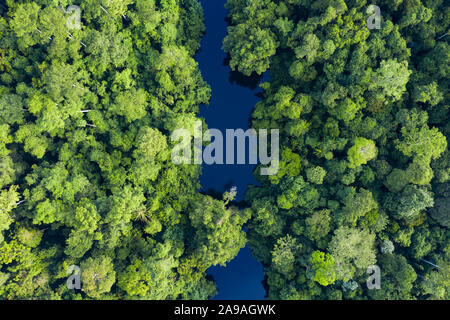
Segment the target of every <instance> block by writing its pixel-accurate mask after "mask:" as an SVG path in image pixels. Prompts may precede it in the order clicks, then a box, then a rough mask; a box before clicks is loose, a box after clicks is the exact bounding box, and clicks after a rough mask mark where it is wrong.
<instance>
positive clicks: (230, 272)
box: [196, 0, 265, 300]
mask: <svg viewBox="0 0 450 320" xmlns="http://www.w3.org/2000/svg"><path fill="white" fill-rule="evenodd" d="M200 2H201V4H202V6H203V10H204V13H205V23H206V34H205V36H204V38H203V41H202V46H201V51H200V52H199V53H198V54H197V56H196V60H197V62H198V63H199V67H200V70H201V72H202V75H203V78H204V79H205V81H206V82H208V84H209V85H210V86H211V89H212V98H211V101H210V105H209V106H201V107H200V116H201V117H203V118H205V120H206V123H207V125H208V127H209V128H210V129H212V128H214V129H219V130H220V131H221V132H222V133H223V135H224V138H225V132H226V129H243V130H244V131H245V130H247V129H248V128H249V125H250V121H249V119H250V115H251V113H252V110H253V108H254V106H255V104H256V103H257V102H258V100H259V98H258V97H257V96H256V94H257V93H258V92H260V91H261V89H260V88H259V87H258V83H259V82H260V81H261V80H262V77H258V76H254V77H250V78H246V77H243V76H241V75H240V74H239V73H237V72H231V69H230V68H229V67H228V61H227V56H226V54H225V53H224V52H223V51H222V42H223V39H224V38H225V36H226V34H227V26H228V25H227V22H226V21H225V18H226V16H227V10H226V9H225V8H224V4H225V1H221V0H201V1H200ZM247 156H248V155H247ZM225 157H226V152H224V158H225ZM247 159H248V158H247ZM254 169H255V166H254V165H206V164H204V165H203V167H202V170H203V172H202V176H201V178H200V182H201V185H202V188H203V191H204V192H207V193H211V194H223V193H224V192H225V191H227V190H229V189H230V187H232V186H236V187H237V191H238V194H237V197H236V200H237V201H242V200H243V199H244V194H245V191H246V190H247V186H248V185H249V184H253V185H257V182H256V181H255V179H254V177H253V171H254ZM208 274H210V275H212V276H213V277H214V279H215V280H216V283H217V286H218V291H219V294H218V295H217V296H216V297H215V298H214V299H220V300H229V299H242V300H248V299H254V300H259V299H264V296H265V290H264V288H263V286H262V284H261V281H262V280H263V279H264V273H263V267H262V265H261V264H260V263H259V262H257V261H256V260H255V259H254V258H253V256H252V255H251V252H250V249H249V248H248V247H246V248H244V249H242V250H241V251H240V252H239V254H238V256H237V257H236V258H235V259H234V260H233V261H231V262H230V263H229V264H228V265H227V266H226V267H212V268H210V269H209V270H208Z"/></svg>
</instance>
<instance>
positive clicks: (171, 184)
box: [0, 0, 450, 300]
mask: <svg viewBox="0 0 450 320" xmlns="http://www.w3.org/2000/svg"><path fill="white" fill-rule="evenodd" d="M210 1H216V0H210ZM370 4H372V3H370V2H368V1H366V0H346V1H344V0H316V1H313V0H228V2H227V3H226V8H227V9H228V10H229V16H228V22H229V28H228V35H227V36H226V38H225V39H224V40H223V50H224V51H225V52H226V53H228V54H229V57H230V59H229V65H230V67H231V69H233V70H236V71H238V72H240V73H242V74H243V75H245V76H251V75H254V74H263V73H265V72H267V73H268V74H269V75H270V80H268V81H266V82H264V83H262V84H261V85H260V86H261V88H262V89H263V94H262V97H261V100H260V102H258V103H257V105H256V106H255V108H254V112H253V114H252V127H253V128H255V129H279V130H280V155H281V158H280V163H279V165H280V170H279V171H278V173H277V174H276V175H272V176H260V175H259V172H260V170H259V169H258V170H255V173H254V174H255V178H256V179H257V180H258V182H259V183H260V186H249V189H248V191H247V193H246V201H245V204H244V206H242V205H240V206H239V207H238V206H236V205H234V203H233V201H232V200H233V199H234V194H233V192H229V193H225V194H224V195H223V197H221V198H218V197H213V196H211V195H208V194H204V193H201V192H200V189H201V186H200V183H199V176H200V174H201V166H199V165H187V164H182V165H176V164H174V163H173V161H172V160H171V150H172V148H173V147H174V145H175V143H176V142H174V141H172V140H171V139H170V137H171V133H172V132H173V131H174V130H176V129H177V128H180V127H184V128H190V129H191V130H192V132H193V131H194V124H195V122H196V121H198V120H199V119H200V120H201V118H200V117H199V106H200V105H201V104H208V101H209V100H210V97H211V95H212V94H214V92H212V91H211V89H210V87H209V85H208V84H207V83H206V82H205V81H204V80H203V79H202V75H201V73H200V70H199V68H198V64H197V62H196V61H195V54H196V52H198V50H199V49H201V48H200V43H201V39H202V36H203V34H204V32H205V25H204V18H203V10H202V7H201V5H200V3H199V2H198V1H197V0H178V1H177V0H121V1H107V0H103V1H102V0H83V1H73V2H70V1H69V0H35V1H29V0H7V1H6V2H5V3H4V4H3V3H2V4H1V5H0V13H1V17H0V70H1V76H0V298H1V299H11V300H12V299H41V300H43V299H52V300H60V299H64V300H72V299H73V300H81V299H152V300H162V299H194V300H196V299H209V298H211V297H213V296H214V295H215V294H216V293H217V288H216V284H215V282H214V280H213V279H211V278H210V277H208V276H207V269H208V268H209V267H211V266H215V265H224V264H226V263H228V262H229V261H231V260H232V259H233V258H234V257H235V256H236V255H237V254H238V252H239V250H240V249H241V248H243V247H244V246H245V245H246V244H247V243H248V244H249V245H250V246H251V248H252V252H253V255H254V256H255V257H256V258H257V259H258V260H259V261H260V262H261V263H262V264H263V266H264V272H265V280H264V285H265V289H266V291H267V298H268V299H283V300H285V299H286V300H309V299H320V300H326V299H330V300H331V299H332V300H340V299H375V300H378V299H380V300H391V299H392V300H409V299H421V300H422V299H443V300H448V299H450V231H449V227H450V153H449V150H448V140H449V137H450V121H449V119H450V117H449V94H448V86H449V80H448V73H449V66H450V50H449V49H450V48H449V40H450V36H448V32H449V22H450V7H449V6H448V5H447V4H446V2H445V1H444V0H380V1H377V3H376V4H377V6H379V7H380V8H381V24H380V28H372V29H371V28H368V26H367V19H368V18H369V16H370V15H371V14H372V13H373V12H368V11H367V8H368V7H369V5H370ZM71 5H76V6H79V8H80V9H81V12H82V14H81V20H80V24H81V26H80V27H79V28H77V27H73V28H70V29H68V24H67V19H68V17H69V16H71V14H72V13H73V12H69V11H68V10H66V9H67V8H68V7H69V6H71ZM204 127H205V128H206V127H207V126H206V124H205V125H204ZM244 230H245V231H244ZM247 230H248V231H247ZM246 231H247V232H246ZM374 265H376V266H378V267H379V270H380V271H381V288H379V289H369V288H368V286H367V285H366V280H367V278H368V276H369V275H368V274H367V269H368V267H370V266H374ZM73 266H78V267H79V270H81V272H80V276H81V282H82V287H81V289H80V290H72V289H70V288H69V287H68V286H67V283H66V280H67V277H68V276H69V275H70V274H68V270H71V269H72V270H73V268H72V267H73Z"/></svg>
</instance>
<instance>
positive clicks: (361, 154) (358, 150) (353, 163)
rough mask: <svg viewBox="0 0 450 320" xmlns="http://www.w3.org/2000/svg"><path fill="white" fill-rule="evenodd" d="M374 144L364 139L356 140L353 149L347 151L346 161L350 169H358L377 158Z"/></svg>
mask: <svg viewBox="0 0 450 320" xmlns="http://www.w3.org/2000/svg"><path fill="white" fill-rule="evenodd" d="M377 151H378V150H377V147H376V146H375V142H373V141H372V140H368V139H365V138H359V137H358V138H356V139H355V143H354V145H353V147H351V148H350V149H349V150H348V161H349V162H350V163H349V167H350V168H355V167H359V166H361V165H363V164H366V163H367V162H368V161H370V160H373V159H375V158H376V156H377Z"/></svg>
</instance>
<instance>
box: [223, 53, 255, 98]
mask: <svg viewBox="0 0 450 320" xmlns="http://www.w3.org/2000/svg"><path fill="white" fill-rule="evenodd" d="M230 60H231V57H230V54H227V57H226V58H225V59H224V60H223V62H222V65H223V66H229V64H230ZM229 75H230V76H229V78H228V81H229V82H230V83H232V84H237V85H239V86H242V87H245V88H249V89H251V90H255V89H256V88H257V87H258V86H259V84H260V82H261V80H262V78H263V76H264V75H263V74H261V75H258V74H257V73H256V72H254V73H252V75H251V76H249V77H248V76H246V75H243V74H242V73H240V72H239V71H233V70H230V72H229Z"/></svg>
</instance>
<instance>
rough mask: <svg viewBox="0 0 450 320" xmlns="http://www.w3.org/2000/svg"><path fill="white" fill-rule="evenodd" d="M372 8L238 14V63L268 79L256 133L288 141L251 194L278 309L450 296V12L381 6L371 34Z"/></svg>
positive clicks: (265, 5)
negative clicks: (282, 302) (374, 284)
mask: <svg viewBox="0 0 450 320" xmlns="http://www.w3.org/2000/svg"><path fill="white" fill-rule="evenodd" d="M370 4H371V3H370V2H368V1H365V0H347V1H344V0H319V1H312V0H285V1H270V0H254V1H253V0H249V1H241V0H229V1H228V3H227V8H228V9H229V11H230V15H229V19H230V23H231V26H230V27H229V33H228V36H227V38H226V39H225V40H224V46H223V49H224V50H225V51H226V52H228V53H229V54H230V58H231V61H230V66H231V67H232V68H233V69H236V70H239V71H240V72H242V73H243V74H246V75H251V74H252V73H258V74H261V73H263V72H265V71H267V70H269V72H270V78H271V80H270V81H269V82H266V83H263V84H262V85H261V86H262V88H263V89H264V98H263V100H262V101H261V102H260V103H258V104H257V105H256V107H255V111H254V113H253V127H254V128H267V129H269V128H280V130H281V138H280V140H281V142H280V145H281V160H280V171H279V172H278V174H277V175H274V176H269V177H262V176H257V178H258V179H259V180H260V182H261V183H262V187H258V188H255V187H252V188H251V189H250V190H249V191H248V193H247V195H246V199H247V201H248V203H249V204H250V206H251V210H252V219H251V222H250V224H249V228H250V232H249V242H250V243H251V245H252V248H253V252H254V254H255V255H256V256H257V258H258V259H259V260H260V261H261V262H262V263H263V264H264V267H265V274H266V282H267V283H266V284H267V286H266V287H267V290H268V297H269V299H430V298H431V299H447V300H448V299H450V237H449V229H448V228H449V227H450V153H449V151H448V145H447V141H448V138H449V137H450V121H449V119H450V118H449V99H448V98H449V95H448V86H449V79H448V74H449V66H450V50H449V49H450V48H449V44H448V41H449V38H450V37H446V35H447V33H448V31H449V22H450V8H449V7H448V5H447V6H446V5H445V1H443V0H423V1H420V0H395V1H392V0H385V1H377V5H378V6H379V7H380V9H381V16H382V21H381V26H380V29H372V30H371V29H369V28H368V27H367V19H368V18H369V16H370V14H367V13H368V12H369V13H370V11H367V8H368V6H369V5H370ZM447 4H448V3H447ZM371 265H377V266H378V267H379V268H380V270H381V289H379V290H368V288H367V286H366V280H367V278H368V274H367V273H366V272H367V268H368V267H369V266H371Z"/></svg>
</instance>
